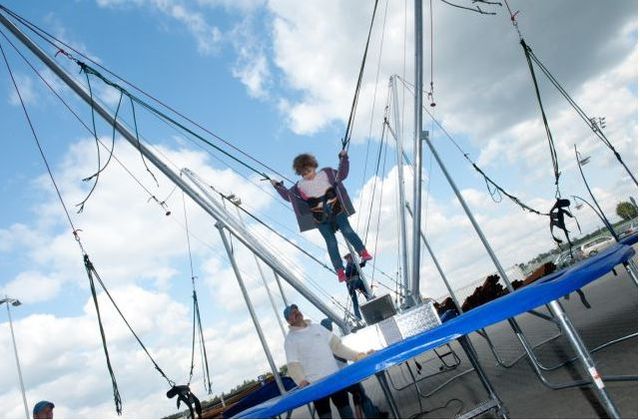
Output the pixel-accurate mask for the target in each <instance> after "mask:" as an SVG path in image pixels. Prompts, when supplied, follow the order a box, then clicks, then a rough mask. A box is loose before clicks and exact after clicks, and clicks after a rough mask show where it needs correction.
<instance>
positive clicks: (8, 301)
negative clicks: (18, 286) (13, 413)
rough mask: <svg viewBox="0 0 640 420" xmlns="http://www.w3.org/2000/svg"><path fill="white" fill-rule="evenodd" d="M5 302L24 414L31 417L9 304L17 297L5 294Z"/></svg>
mask: <svg viewBox="0 0 640 420" xmlns="http://www.w3.org/2000/svg"><path fill="white" fill-rule="evenodd" d="M4 302H5V303H6V304H7V316H8V317H9V329H10V330H11V342H12V343H13V354H14V355H15V358H16V368H17V369H18V379H19V380H20V391H21V392H22V403H23V404H24V416H25V418H26V419H28V418H29V405H28V404H27V396H26V394H25V392H24V381H23V380H22V369H20V358H19V357H18V346H17V345H16V336H15V334H14V332H13V321H12V319H11V310H9V305H11V304H12V303H13V302H16V300H15V299H9V296H6V295H5V299H4Z"/></svg>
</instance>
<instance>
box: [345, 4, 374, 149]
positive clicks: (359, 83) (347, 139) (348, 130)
mask: <svg viewBox="0 0 640 420" xmlns="http://www.w3.org/2000/svg"><path fill="white" fill-rule="evenodd" d="M377 9H378V0H376V1H375V3H374V4H373V13H372V14H371V22H370V23H369V34H368V35H367V42H366V44H365V47H364V54H363V55H362V63H361V64H360V71H359V72H358V81H357V82H356V89H355V92H354V94H353V101H352V102H351V110H350V111H349V118H348V120H347V127H346V129H345V132H344V137H343V138H342V150H348V149H349V142H350V141H351V132H352V130H353V122H354V120H355V117H356V109H357V108H358V99H359V98H360V87H361V86H362V75H363V74H364V67H365V64H366V62H367V53H368V51H369V42H370V41H371V33H372V32H373V23H374V22H375V18H376V10H377Z"/></svg>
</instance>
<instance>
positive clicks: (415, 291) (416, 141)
mask: <svg viewBox="0 0 640 420" xmlns="http://www.w3.org/2000/svg"><path fill="white" fill-rule="evenodd" d="M414 19H415V43H416V46H415V82H416V83H415V84H416V87H415V98H414V99H415V102H414V110H413V115H414V121H413V168H414V171H413V212H414V217H413V258H412V259H411V260H412V264H411V268H412V270H411V297H412V298H413V300H414V302H413V303H414V304H415V303H418V302H420V223H421V213H422V211H421V210H422V0H416V1H415V13H414ZM408 303H409V302H408Z"/></svg>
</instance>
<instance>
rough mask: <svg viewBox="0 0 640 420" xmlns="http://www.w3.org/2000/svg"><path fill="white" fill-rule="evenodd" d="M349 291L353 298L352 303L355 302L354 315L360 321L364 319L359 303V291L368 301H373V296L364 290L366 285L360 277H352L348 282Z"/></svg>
mask: <svg viewBox="0 0 640 420" xmlns="http://www.w3.org/2000/svg"><path fill="white" fill-rule="evenodd" d="M347 289H348V290H349V296H351V302H353V314H354V315H355V316H356V318H358V319H362V316H361V315H360V304H359V303H358V291H361V292H362V294H363V295H364V297H365V299H367V301H369V300H371V298H372V296H370V295H369V294H368V293H367V289H365V288H364V283H363V282H362V279H361V278H360V277H352V278H350V279H349V280H347Z"/></svg>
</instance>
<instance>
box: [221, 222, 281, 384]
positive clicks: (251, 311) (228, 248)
mask: <svg viewBox="0 0 640 420" xmlns="http://www.w3.org/2000/svg"><path fill="white" fill-rule="evenodd" d="M216 228H218V231H219V232H220V237H221V238H222V243H223V244H224V248H225V250H226V251H227V255H228V256H229V261H230V262H231V267H233V272H234V273H235V275H236V280H238V286H240V291H241V292H242V297H244V302H245V303H246V304H247V309H248V310H249V314H250V315H251V320H252V321H253V326H254V327H255V328H256V332H257V333H258V337H259V338H260V343H261V344H262V349H263V350H264V354H265V355H266V356H267V360H268V361H269V366H270V367H271V372H272V373H273V379H274V380H275V381H276V384H277V385H278V389H279V390H280V394H282V395H284V394H286V393H287V391H286V389H284V385H283V383H282V378H280V372H279V371H278V368H277V367H276V364H275V362H274V361H273V356H272V355H271V351H270V350H269V345H268V344H267V340H266V339H265V338H264V333H263V332H262V327H261V326H260V322H259V321H258V317H257V316H256V312H255V310H254V309H253V304H252V303H251V297H249V293H247V288H246V287H245V285H244V281H243V280H242V275H241V274H240V270H239V269H238V265H237V264H236V257H235V255H234V254H233V250H232V249H231V245H230V244H229V240H228V239H227V235H225V233H224V228H223V226H222V223H219V222H218V223H216Z"/></svg>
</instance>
